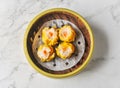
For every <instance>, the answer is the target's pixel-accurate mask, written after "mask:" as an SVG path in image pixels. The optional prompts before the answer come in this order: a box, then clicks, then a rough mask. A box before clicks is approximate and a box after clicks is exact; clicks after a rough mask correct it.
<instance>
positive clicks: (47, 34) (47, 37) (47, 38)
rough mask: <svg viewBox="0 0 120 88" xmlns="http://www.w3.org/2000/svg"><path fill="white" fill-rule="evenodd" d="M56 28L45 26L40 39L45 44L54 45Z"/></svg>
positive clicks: (56, 39)
mask: <svg viewBox="0 0 120 88" xmlns="http://www.w3.org/2000/svg"><path fill="white" fill-rule="evenodd" d="M58 39H59V38H58V30H57V29H56V28H49V27H45V28H43V29H42V41H43V43H45V44H47V45H51V46H53V45H55V44H57V43H58Z"/></svg>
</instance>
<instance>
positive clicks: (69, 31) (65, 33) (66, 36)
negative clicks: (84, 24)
mask: <svg viewBox="0 0 120 88" xmlns="http://www.w3.org/2000/svg"><path fill="white" fill-rule="evenodd" d="M75 36H76V33H75V31H74V29H73V28H72V27H71V26H70V25H65V26H63V27H61V28H60V29H59V38H60V40H61V41H64V42H73V41H74V40H75Z"/></svg>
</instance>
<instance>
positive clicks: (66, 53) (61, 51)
mask: <svg viewBox="0 0 120 88" xmlns="http://www.w3.org/2000/svg"><path fill="white" fill-rule="evenodd" d="M74 51H75V47H74V45H73V44H71V43H66V42H63V43H61V44H59V45H58V47H57V48H56V53H57V55H58V56H59V57H60V58H62V59H64V60H65V59H66V58H69V57H70V56H71V55H72V54H73V53H74Z"/></svg>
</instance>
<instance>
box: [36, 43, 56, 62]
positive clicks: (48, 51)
mask: <svg viewBox="0 0 120 88" xmlns="http://www.w3.org/2000/svg"><path fill="white" fill-rule="evenodd" d="M37 55H38V57H39V58H40V60H41V62H48V61H51V60H53V58H54V57H55V53H54V49H53V47H52V46H48V45H45V44H44V45H40V46H39V48H38V51H37Z"/></svg>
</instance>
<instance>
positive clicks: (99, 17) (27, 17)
mask: <svg viewBox="0 0 120 88" xmlns="http://www.w3.org/2000/svg"><path fill="white" fill-rule="evenodd" d="M55 7H64V8H68V9H71V10H74V11H76V12H78V13H79V14H81V15H82V16H83V17H84V18H86V20H87V21H88V22H89V24H90V25H91V27H92V30H93V33H94V37H95V50H94V54H93V57H92V60H91V62H90V63H89V65H88V66H87V67H86V68H85V70H84V71H82V72H81V73H80V74H78V75H76V76H73V77H68V78H64V79H52V78H48V77H45V76H43V75H41V74H39V73H38V72H36V71H35V70H34V69H33V68H32V67H31V66H30V64H29V63H28V61H27V60H26V57H25V55H24V51H23V37H24V32H25V30H26V28H27V26H28V24H29V22H30V21H31V20H32V19H33V18H34V17H35V16H36V15H37V14H38V13H40V12H42V11H44V10H47V9H49V8H55ZM119 38H120V0H0V88H120V69H119V67H120V40H119Z"/></svg>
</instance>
